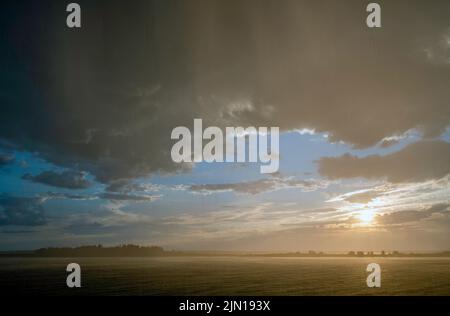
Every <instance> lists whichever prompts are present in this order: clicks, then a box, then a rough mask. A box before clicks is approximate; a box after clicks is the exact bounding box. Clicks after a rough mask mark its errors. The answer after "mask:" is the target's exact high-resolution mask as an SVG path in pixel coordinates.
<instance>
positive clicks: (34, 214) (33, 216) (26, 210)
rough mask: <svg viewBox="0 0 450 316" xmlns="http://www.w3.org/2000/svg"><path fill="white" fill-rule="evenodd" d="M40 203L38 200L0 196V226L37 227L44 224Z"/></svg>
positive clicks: (44, 218) (42, 209)
mask: <svg viewBox="0 0 450 316" xmlns="http://www.w3.org/2000/svg"><path fill="white" fill-rule="evenodd" d="M41 203H42V201H41V199H38V198H24V197H12V196H6V195H2V196H0V226H8V225H14V226H39V225H44V224H46V222H47V220H46V217H45V214H44V208H43V207H42V205H41Z"/></svg>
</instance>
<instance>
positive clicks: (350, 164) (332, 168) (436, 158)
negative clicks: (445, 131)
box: [319, 141, 450, 182]
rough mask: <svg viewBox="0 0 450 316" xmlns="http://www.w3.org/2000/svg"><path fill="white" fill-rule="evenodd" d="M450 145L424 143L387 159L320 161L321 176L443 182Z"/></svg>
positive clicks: (347, 156) (416, 144) (338, 158)
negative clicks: (440, 180)
mask: <svg viewBox="0 0 450 316" xmlns="http://www.w3.org/2000/svg"><path fill="white" fill-rule="evenodd" d="M449 161H450V144H449V143H447V142H444V141H421V142H417V143H414V144H411V145H408V146H407V147H405V148H404V149H402V150H400V151H398V152H395V153H392V154H389V155H385V156H379V155H371V156H367V157H363V158H359V157H356V156H352V155H350V154H346V155H343V156H340V157H325V158H321V159H320V160H319V172H320V173H321V174H322V175H324V176H326V177H328V178H331V179H341V178H358V177H362V178H368V179H379V178H386V179H387V180H388V181H390V182H415V181H424V180H430V179H439V178H442V177H444V176H446V175H447V174H449V173H450V164H449Z"/></svg>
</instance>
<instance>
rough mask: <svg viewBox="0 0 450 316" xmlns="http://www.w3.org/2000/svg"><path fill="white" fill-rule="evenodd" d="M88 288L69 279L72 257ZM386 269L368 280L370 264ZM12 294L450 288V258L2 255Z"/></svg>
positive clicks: (419, 291) (3, 276)
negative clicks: (376, 280)
mask: <svg viewBox="0 0 450 316" xmlns="http://www.w3.org/2000/svg"><path fill="white" fill-rule="evenodd" d="M70 262H76V263H78V264H80V265H81V269H82V274H81V275H82V281H81V282H82V288H79V289H69V288H67V287H66V276H67V275H68V273H67V272H66V265H67V264H68V263H70ZM371 262H376V263H378V264H380V266H381V269H382V274H381V288H368V287H367V286H366V277H367V275H368V273H367V272H366V266H367V264H369V263H371ZM0 284H1V286H2V288H3V289H4V290H6V291H7V292H9V293H11V294H16V293H18V294H46V295H53V294H57V295H71V294H84V295H178V296H179V295H199V296H203V295H450V258H274V257H161V258H71V259H64V258H1V259H0Z"/></svg>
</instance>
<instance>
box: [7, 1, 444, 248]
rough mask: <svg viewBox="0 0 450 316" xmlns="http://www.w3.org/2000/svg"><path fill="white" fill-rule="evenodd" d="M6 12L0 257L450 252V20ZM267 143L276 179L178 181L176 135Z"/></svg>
mask: <svg viewBox="0 0 450 316" xmlns="http://www.w3.org/2000/svg"><path fill="white" fill-rule="evenodd" d="M78 3H79V4H80V6H81V9H82V27H81V28H80V29H69V28H67V26H66V25H65V19H66V16H67V13H66V12H65V4H64V3H62V2H61V1H50V0H43V1H39V2H32V1H11V2H8V3H6V4H5V5H3V4H2V10H1V12H0V69H1V72H0V74H1V75H0V250H11V249H35V248H40V247H49V246H78V245H86V244H103V245H117V244H125V243H134V244H140V245H159V246H163V247H164V248H166V249H180V250H247V251H307V250H318V251H350V250H366V251H381V250H387V251H388V250H400V251H440V250H449V249H450V244H449V240H450V216H449V215H450V163H449V162H450V89H449V88H448V87H449V84H450V22H449V21H450V3H449V2H448V1H433V3H432V4H431V3H427V2H424V1H411V0H409V1H403V0H399V1H395V2H394V1H378V3H380V5H381V8H382V27H381V28H376V29H370V28H368V27H367V26H366V23H365V19H366V16H367V13H366V10H365V8H366V5H367V4H368V2H366V1H359V0H358V1H357V0H349V1H345V3H344V2H343V1H331V0H320V1H300V0H295V1H294V0H292V1H290V0H282V1H272V0H265V1H256V0H255V1H253V0H248V1H235V0H229V1H228V0H227V1H216V0H208V1H206V0H205V1H201V0H191V1H181V0H180V1H175V0H168V1H164V2H163V1H137V0H135V1H132V2H131V3H129V2H128V3H125V2H123V1H107V2H106V1H98V0H94V1H79V2H78ZM195 118H201V119H202V120H203V125H204V126H217V127H220V128H224V127H227V126H234V127H237V126H242V127H248V126H256V127H260V126H264V127H273V126H274V127H279V128H280V130H281V135H280V149H279V163H280V169H279V171H278V172H277V173H274V174H261V173H260V165H259V164H258V163H206V162H200V163H184V164H176V163H174V162H173V161H172V159H171V156H170V151H171V148H172V146H173V144H174V143H175V141H174V140H172V139H171V131H172V130H173V129H174V128H175V127H177V126H187V127H189V128H191V129H192V126H193V121H194V119H195Z"/></svg>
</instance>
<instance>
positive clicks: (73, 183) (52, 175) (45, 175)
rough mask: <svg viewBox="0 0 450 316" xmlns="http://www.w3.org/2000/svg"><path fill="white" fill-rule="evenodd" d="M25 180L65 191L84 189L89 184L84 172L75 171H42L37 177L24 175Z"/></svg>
mask: <svg viewBox="0 0 450 316" xmlns="http://www.w3.org/2000/svg"><path fill="white" fill-rule="evenodd" d="M22 178H23V179H25V180H29V181H33V182H37V183H42V184H45V185H49V186H53V187H59V188H66V189H86V188H88V187H90V186H91V183H90V182H89V181H88V180H86V174H85V173H84V172H77V171H63V172H60V173H58V172H55V171H44V172H42V173H40V174H38V175H35V176H33V175H31V174H26V175H24V176H23V177H22Z"/></svg>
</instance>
